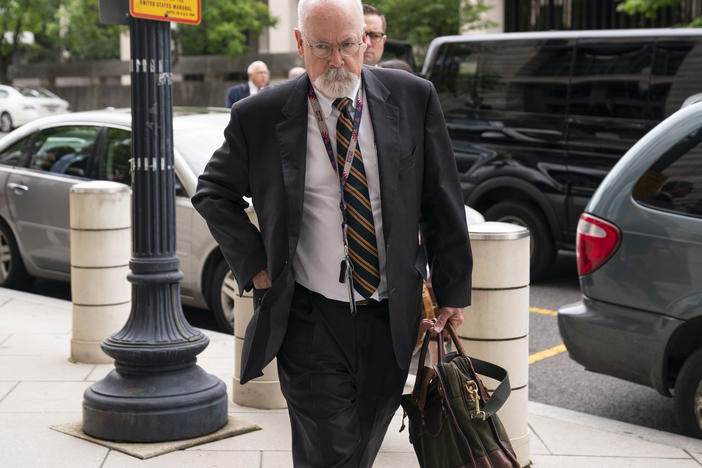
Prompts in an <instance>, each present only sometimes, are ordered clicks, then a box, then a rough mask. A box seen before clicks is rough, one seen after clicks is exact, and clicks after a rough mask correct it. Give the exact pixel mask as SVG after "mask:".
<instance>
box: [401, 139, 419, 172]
mask: <svg viewBox="0 0 702 468" xmlns="http://www.w3.org/2000/svg"><path fill="white" fill-rule="evenodd" d="M416 161H417V146H416V145H412V150H411V151H410V152H409V153H405V154H404V155H403V156H402V157H401V158H400V171H404V170H406V169H410V168H412V167H414V164H415V162H416Z"/></svg>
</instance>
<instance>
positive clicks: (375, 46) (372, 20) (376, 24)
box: [363, 3, 387, 67]
mask: <svg viewBox="0 0 702 468" xmlns="http://www.w3.org/2000/svg"><path fill="white" fill-rule="evenodd" d="M363 22H364V23H365V26H364V32H365V33H366V39H365V40H366V45H367V48H366V51H365V52H364V53H363V63H364V64H366V65H370V66H372V67H375V66H376V65H378V62H380V59H381V58H382V57H383V50H384V49H385V41H386V40H387V36H385V27H386V26H387V24H386V23H385V16H383V14H382V13H380V10H378V9H377V8H376V7H374V6H372V5H368V4H365V3H364V4H363Z"/></svg>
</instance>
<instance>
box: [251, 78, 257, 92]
mask: <svg viewBox="0 0 702 468" xmlns="http://www.w3.org/2000/svg"><path fill="white" fill-rule="evenodd" d="M258 89H259V88H258V86H256V85H255V84H253V81H251V80H249V93H250V92H251V91H253V92H254V93H256V92H258Z"/></svg>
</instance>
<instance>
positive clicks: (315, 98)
mask: <svg viewBox="0 0 702 468" xmlns="http://www.w3.org/2000/svg"><path fill="white" fill-rule="evenodd" d="M298 18H299V24H298V29H296V30H295V38H296V40H297V47H298V53H299V55H300V56H301V57H302V59H303V60H304V63H305V68H306V70H307V72H306V73H304V74H302V75H301V76H299V77H297V78H294V79H292V80H287V81H285V82H283V83H281V84H278V85H276V86H273V87H271V88H269V89H267V90H266V92H264V93H260V94H259V95H257V96H254V97H252V98H249V99H246V100H244V101H242V102H240V103H239V104H237V105H236V106H235V107H234V108H233V109H232V113H231V120H230V122H229V125H228V126H227V128H226V129H225V131H224V136H225V141H224V144H223V145H222V146H221V147H220V148H219V149H218V150H217V151H216V152H215V153H214V155H213V156H212V159H211V160H210V162H209V163H208V164H207V167H206V168H205V171H204V173H203V174H202V175H201V176H200V179H199V183H198V188H197V193H196V194H195V196H194V197H193V204H194V206H195V208H196V209H197V210H198V211H199V212H200V213H201V214H202V216H203V217H204V218H205V220H206V221H207V223H208V225H209V227H210V230H211V231H212V234H213V235H214V237H215V239H216V240H217V242H218V243H219V245H220V247H221V250H222V253H223V254H224V257H225V258H226V260H227V262H228V263H229V266H230V267H231V269H232V272H233V273H234V276H235V277H236V280H237V283H238V284H239V289H240V293H243V291H244V290H248V289H250V288H252V287H253V290H254V292H253V295H254V304H255V310H254V315H253V318H252V319H251V321H250V322H249V324H248V326H247V329H246V334H245V338H244V345H243V350H242V353H241V356H240V358H241V376H240V378H241V382H242V383H245V382H247V381H249V380H251V379H253V378H256V377H258V376H260V375H262V369H263V368H264V367H265V366H266V365H267V364H268V363H269V362H271V360H272V359H273V358H275V357H277V358H278V360H277V363H278V375H279V378H280V384H281V389H282V391H283V395H284V396H285V398H286V400H287V403H288V412H289V416H290V423H291V428H292V456H293V462H294V465H295V466H296V467H324V468H328V467H353V468H356V467H359V466H360V467H370V466H372V464H373V460H374V459H375V456H376V454H377V452H378V450H379V448H380V445H381V443H382V441H383V438H384V435H385V432H386V430H387V427H388V425H389V423H390V420H391V418H392V416H393V414H394V413H395V411H396V410H397V408H398V405H399V401H400V396H401V393H402V389H403V386H404V382H405V380H406V377H407V372H408V368H409V364H410V359H411V355H412V350H413V347H414V345H415V342H416V339H417V335H418V330H419V325H420V303H421V287H422V280H423V277H424V276H426V265H427V256H428V260H429V265H430V267H431V276H432V280H433V286H434V292H435V294H436V299H437V301H438V304H439V307H440V308H439V310H438V311H437V315H438V320H437V322H436V323H435V324H433V323H431V322H428V323H424V326H426V327H427V328H431V329H432V331H434V332H436V333H438V332H440V331H441V330H442V329H443V327H444V325H445V324H446V322H447V321H450V322H451V323H452V324H453V325H454V326H455V327H457V326H459V325H460V324H461V323H462V322H463V308H464V307H465V306H467V305H468V304H469V303H470V289H471V271H472V256H471V250H470V241H469V237H468V231H467V226H466V220H465V212H464V206H463V197H462V196H461V191H460V187H459V183H458V175H457V171H456V162H455V160H454V157H453V151H452V150H451V144H450V141H449V136H448V132H447V129H446V123H445V121H444V118H443V115H442V111H441V107H440V106H439V100H438V97H437V94H436V91H435V90H434V87H433V86H432V85H431V83H430V82H428V81H426V80H423V79H421V78H418V77H416V76H414V75H411V74H409V73H406V72H404V71H399V70H392V69H383V68H378V67H367V66H363V53H364V51H365V49H366V43H365V42H364V32H363V10H362V7H361V3H360V2H359V0H301V1H300V2H299V4H298ZM356 137H357V139H356ZM353 147H355V151H350V150H349V148H353ZM347 156H348V157H347ZM342 195H343V196H342ZM246 196H250V197H251V199H252V201H253V205H254V209H255V211H256V215H257V217H258V224H259V229H260V230H259V229H256V227H255V226H254V225H253V224H252V223H251V222H250V221H249V218H248V216H247V214H246V212H245V211H244V210H245V208H246V207H247V203H246V202H245V201H244V198H243V197H246ZM342 220H343V221H344V224H343V226H342ZM420 226H421V229H422V232H423V240H424V245H422V246H420V245H419V244H418V241H417V231H418V229H419V228H420Z"/></svg>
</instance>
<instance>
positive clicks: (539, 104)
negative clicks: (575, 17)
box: [430, 41, 573, 114]
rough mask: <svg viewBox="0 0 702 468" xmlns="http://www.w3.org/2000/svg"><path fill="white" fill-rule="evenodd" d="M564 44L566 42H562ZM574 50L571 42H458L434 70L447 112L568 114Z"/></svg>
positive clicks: (446, 50) (440, 57) (448, 47)
mask: <svg viewBox="0 0 702 468" xmlns="http://www.w3.org/2000/svg"><path fill="white" fill-rule="evenodd" d="M561 42H562V41H561ZM572 53H573V47H572V46H571V45H569V44H567V43H565V42H564V43H562V44H557V43H555V42H551V43H549V42H546V41H542V42H534V41H485V42H464V43H460V42H459V43H452V44H447V45H445V46H444V50H443V51H440V53H439V55H438V57H437V60H436V63H435V65H434V67H433V68H432V70H431V72H430V73H431V80H432V81H433V82H434V84H435V86H436V89H437V92H438V93H439V97H440V99H441V103H442V106H443V108H444V112H446V113H447V114H450V113H451V111H452V110H453V109H455V110H457V111H460V110H466V111H479V110H497V111H513V112H534V113H551V114H564V113H565V109H566V99H567V91H568V79H569V78H568V75H569V72H570V63H571V62H572V60H571V58H570V57H571V56H572Z"/></svg>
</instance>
